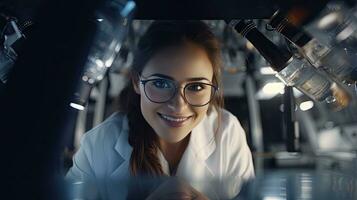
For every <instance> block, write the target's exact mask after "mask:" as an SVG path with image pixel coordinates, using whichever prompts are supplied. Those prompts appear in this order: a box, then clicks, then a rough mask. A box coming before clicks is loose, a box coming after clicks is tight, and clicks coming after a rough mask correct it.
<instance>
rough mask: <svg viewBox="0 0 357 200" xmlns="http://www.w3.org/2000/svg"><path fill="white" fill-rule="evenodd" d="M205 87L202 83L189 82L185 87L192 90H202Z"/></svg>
mask: <svg viewBox="0 0 357 200" xmlns="http://www.w3.org/2000/svg"><path fill="white" fill-rule="evenodd" d="M205 88H206V85H205V84H202V83H191V84H190V85H188V86H187V89H188V90H190V91H193V92H199V91H201V90H204V89H205Z"/></svg>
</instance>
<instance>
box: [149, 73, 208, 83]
mask: <svg viewBox="0 0 357 200" xmlns="http://www.w3.org/2000/svg"><path fill="white" fill-rule="evenodd" d="M151 76H157V77H161V78H165V79H169V80H173V81H174V80H175V79H173V78H172V77H171V76H167V75H165V74H159V73H155V74H151V75H150V76H148V77H151ZM202 80H206V81H208V82H211V81H210V80H208V79H207V78H205V77H194V78H188V79H186V81H202Z"/></svg>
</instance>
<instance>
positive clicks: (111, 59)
mask: <svg viewBox="0 0 357 200" xmlns="http://www.w3.org/2000/svg"><path fill="white" fill-rule="evenodd" d="M113 61H114V59H113V58H109V59H108V60H107V61H105V66H106V67H110V66H112V64H113Z"/></svg>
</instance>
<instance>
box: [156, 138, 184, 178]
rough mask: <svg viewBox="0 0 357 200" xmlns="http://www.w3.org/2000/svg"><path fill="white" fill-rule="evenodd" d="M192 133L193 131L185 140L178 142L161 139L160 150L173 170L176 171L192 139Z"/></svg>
mask: <svg viewBox="0 0 357 200" xmlns="http://www.w3.org/2000/svg"><path fill="white" fill-rule="evenodd" d="M190 135H191V133H190V134H188V135H187V136H186V137H185V138H184V139H183V140H181V141H179V142H176V143H169V142H166V141H164V140H162V139H159V144H160V150H161V152H162V154H163V155H164V157H165V159H166V161H167V162H168V164H169V167H170V171H171V172H173V171H176V168H177V166H178V164H179V162H180V160H181V158H182V155H183V153H184V152H185V150H186V148H187V146H188V143H189V141H190Z"/></svg>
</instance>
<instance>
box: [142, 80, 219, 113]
mask: <svg viewBox="0 0 357 200" xmlns="http://www.w3.org/2000/svg"><path fill="white" fill-rule="evenodd" d="M155 80H168V79H164V78H153V79H146V80H142V79H140V83H141V84H142V85H143V86H144V93H145V96H146V97H147V98H148V99H149V100H150V101H151V102H153V103H167V102H169V101H170V100H171V99H172V98H174V97H175V95H176V93H177V91H178V88H180V87H178V86H177V84H174V85H175V91H174V92H173V94H172V96H171V97H170V98H169V99H168V100H166V101H162V102H158V101H153V100H152V99H150V97H149V96H148V95H147V94H146V88H145V84H146V83H147V82H149V81H155ZM168 81H172V82H174V83H175V81H173V80H168ZM193 83H200V84H204V85H209V86H212V88H213V89H214V90H213V94H212V96H211V99H210V100H209V101H208V102H207V103H205V104H203V105H193V104H191V103H190V102H188V101H187V99H186V93H185V89H186V87H187V86H189V85H191V84H193ZM218 90H219V87H217V86H215V85H212V84H209V83H202V82H191V83H187V84H186V85H185V86H184V87H183V91H184V92H183V97H184V100H185V102H186V103H188V104H189V105H191V106H194V107H202V106H205V105H207V104H209V103H210V102H211V101H212V100H213V99H214V96H215V95H216V92H217V91H218Z"/></svg>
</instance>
